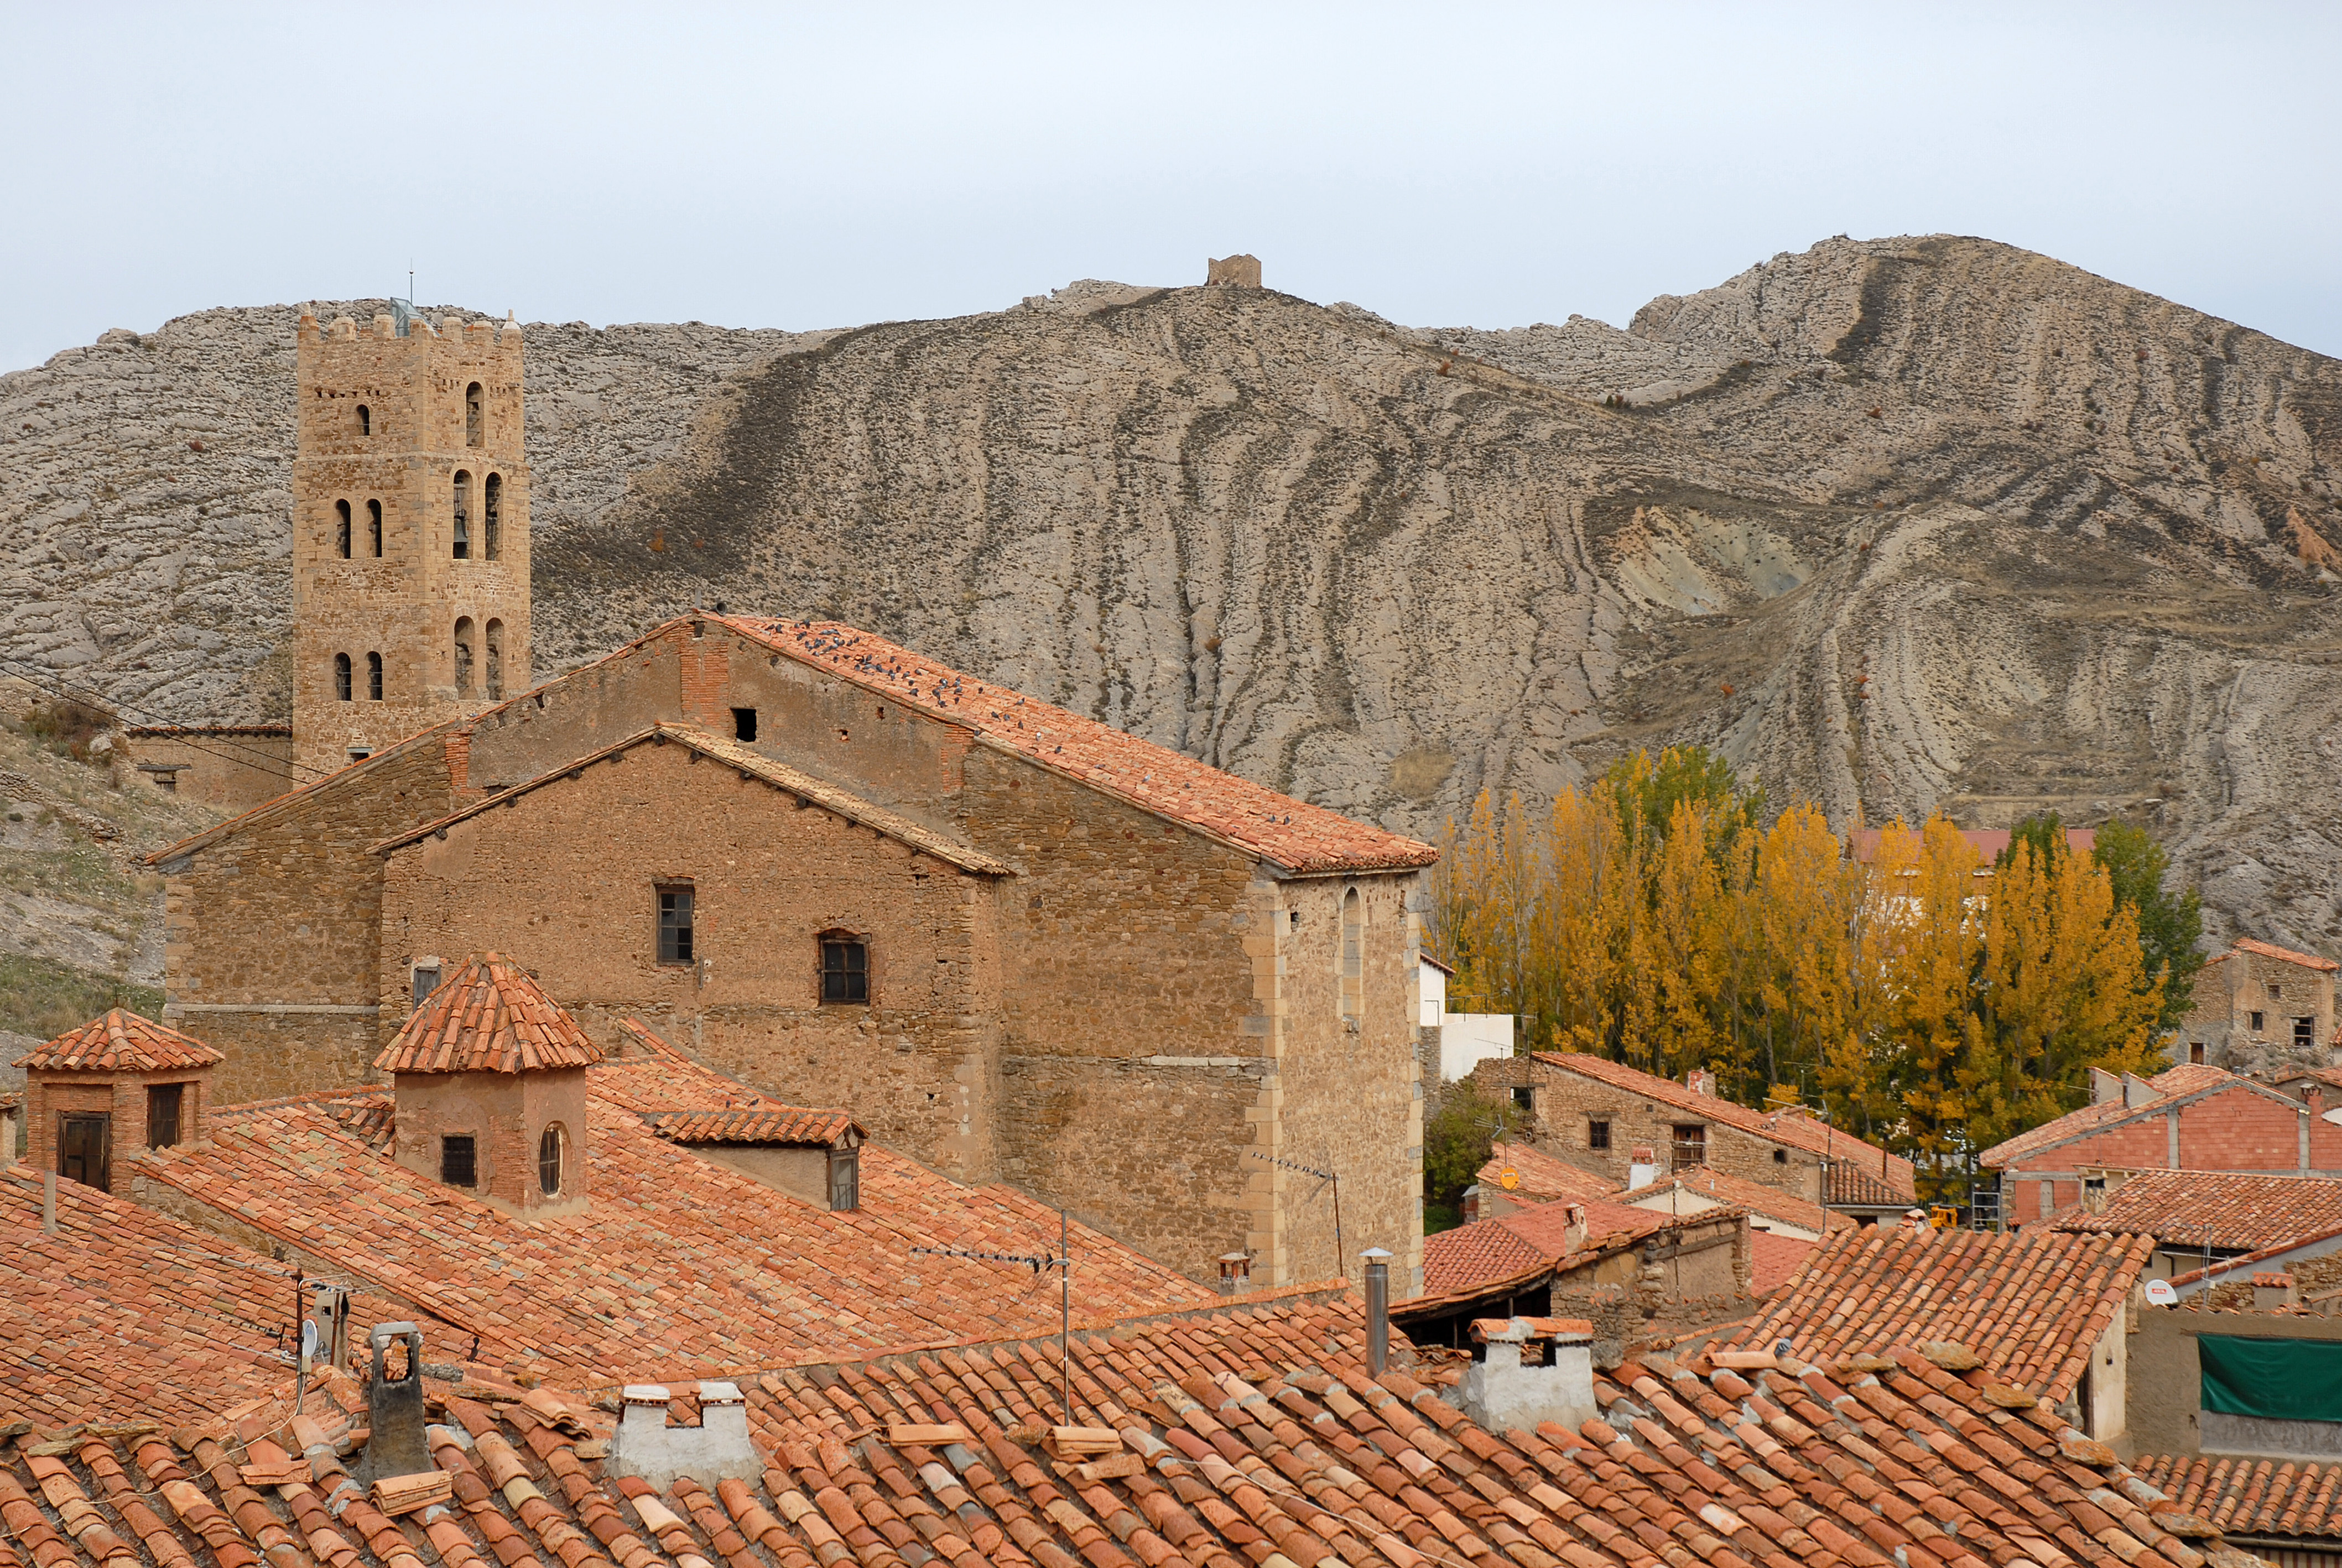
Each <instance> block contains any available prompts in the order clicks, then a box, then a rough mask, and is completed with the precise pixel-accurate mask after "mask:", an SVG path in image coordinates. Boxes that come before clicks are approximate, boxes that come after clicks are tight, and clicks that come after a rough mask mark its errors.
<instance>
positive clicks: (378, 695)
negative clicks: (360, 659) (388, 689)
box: [366, 654, 382, 703]
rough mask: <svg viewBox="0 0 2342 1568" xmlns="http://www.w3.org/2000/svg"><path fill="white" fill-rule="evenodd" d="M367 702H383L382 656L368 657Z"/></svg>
mask: <svg viewBox="0 0 2342 1568" xmlns="http://www.w3.org/2000/svg"><path fill="white" fill-rule="evenodd" d="M366 701H368V702H370V703H378V702H380V701H382V655H381V654H367V655H366Z"/></svg>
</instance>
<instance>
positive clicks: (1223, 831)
mask: <svg viewBox="0 0 2342 1568" xmlns="http://www.w3.org/2000/svg"><path fill="white" fill-rule="evenodd" d="M703 618H705V619H707V620H710V621H716V622H720V623H721V624H724V625H726V626H729V627H730V628H731V629H732V630H733V631H735V632H736V633H738V634H740V635H742V636H745V637H748V638H751V639H753V640H755V641H756V642H757V643H759V644H763V645H765V646H766V647H769V648H772V649H774V650H776V651H777V652H779V653H781V654H785V655H786V656H787V657H789V658H792V659H795V660H796V661H797V662H798V663H800V664H807V665H811V666H813V667H814V668H816V669H820V670H824V671H826V672H827V673H829V674H834V675H836V676H837V677H839V678H840V679H843V680H846V681H851V682H853V683H854V684H856V685H859V686H863V687H866V688H867V689H868V690H871V691H875V692H884V693H886V695H887V697H888V698H889V700H891V701H895V702H899V703H902V704H906V705H907V706H909V707H912V708H915V709H916V710H918V711H919V712H921V713H924V714H928V715H929V716H931V717H934V718H937V719H942V720H944V721H946V723H949V724H957V725H960V726H962V727H964V728H966V729H969V730H972V731H974V732H975V733H976V735H977V736H978V737H979V740H980V743H981V744H989V745H994V746H997V747H999V748H1001V749H1003V750H1006V751H1009V752H1013V753H1015V754H1017V755H1019V756H1022V757H1024V758H1026V760H1027V761H1029V762H1031V763H1034V764H1036V765H1038V766H1041V767H1045V768H1047V769H1049V770H1050V771H1052V772H1054V773H1058V774H1064V775H1066V777H1068V778H1072V779H1075V780H1077V781H1079V782H1080V783H1082V784H1086V785H1088V786H1089V787H1090V788H1092V789H1096V790H1098V791H1100V792H1101V793H1103V794H1110V795H1113V796H1115V797H1116V798H1118V799H1120V800H1124V801H1126V802H1128V803H1129V804H1132V805H1135V806H1137V807H1138V808H1140V809H1141V810H1143V811H1147V812H1152V813H1153V814H1156V815H1157V816H1160V817H1163V818H1165V819H1166V820H1167V821H1171V822H1176V823H1178V824H1182V825H1184V826H1186V827H1190V828H1193V829H1196V831H1198V832H1201V833H1205V834H1210V835H1211V836H1213V837H1215V838H1218V839H1221V840H1223V841H1225V842H1226V843H1228V844H1233V845H1235V846H1236V847H1237V848H1239V849H1242V850H1244V851H1245V852H1246V853H1247V854H1256V855H1258V856H1260V857H1261V858H1263V859H1265V860H1268V861H1271V862H1274V863H1275V864H1277V865H1280V866H1282V867H1284V868H1285V869H1286V870H1287V871H1292V872H1302V873H1312V872H1342V871H1382V870H1396V869H1401V868H1406V867H1411V866H1424V865H1429V864H1432V863H1433V862H1434V861H1436V860H1437V859H1438V858H1439V852H1438V851H1437V850H1436V849H1434V848H1432V847H1431V846H1430V845H1429V844H1420V843H1417V842H1416V840H1414V839H1411V838H1404V837H1401V836H1400V835H1399V834H1395V833H1390V832H1387V831H1386V830H1384V829H1382V828H1379V827H1376V826H1374V825H1373V824H1369V823H1363V822H1355V821H1353V820H1351V819H1350V818H1348V817H1346V816H1344V815H1342V814H1340V813H1339V812H1334V811H1328V810H1326V808H1325V807H1323V806H1315V805H1311V804H1307V803H1306V802H1305V801H1297V800H1294V799H1292V798H1291V797H1289V796H1286V795H1281V794H1277V793H1276V791H1274V790H1270V789H1266V788H1264V787H1263V786H1261V785H1259V784H1253V783H1250V782H1249V781H1247V780H1245V779H1241V778H1238V777H1236V775H1235V774H1226V773H1222V772H1221V771H1220V770H1219V769H1217V768H1215V767H1210V766H1207V765H1206V764H1203V763H1200V762H1197V761H1196V759H1195V758H1193V757H1190V756H1185V755H1182V754H1180V753H1178V752H1175V751H1171V750H1169V749H1167V748H1166V747H1163V746H1158V745H1156V744H1154V743H1153V742H1152V741H1143V740H1140V739H1139V738H1138V737H1137V736H1136V735H1133V734H1126V733H1124V732H1123V731H1121V730H1117V729H1115V728H1113V727H1111V726H1109V725H1106V724H1100V723H1098V721H1096V719H1092V718H1086V717H1084V716H1083V715H1081V714H1076V713H1069V712H1067V711H1066V709H1064V708H1059V707H1053V706H1051V705H1050V704H1047V703H1044V702H1041V701H1039V700H1038V699H1036V698H1033V697H1028V696H1025V695H1022V694H1019V693H1016V692H1014V691H1011V690H1009V689H1008V688H1007V687H1006V686H996V685H994V684H991V683H989V682H986V681H982V680H978V679H976V677H975V676H973V675H966V674H961V673H959V672H958V671H956V670H953V669H950V668H947V667H946V666H945V665H943V664H937V663H936V662H935V661H934V660H932V659H928V658H926V657H925V656H923V655H921V654H915V653H913V652H911V651H910V650H909V649H907V648H902V647H898V646H896V644H893V643H889V642H887V641H886V640H885V639H884V638H881V637H878V636H875V635H873V634H870V633H868V632H864V631H859V630H857V629H856V628H855V627H852V626H847V625H841V624H838V623H836V622H833V621H766V620H753V619H750V618H747V617H746V616H739V615H728V616H706V617H703Z"/></svg>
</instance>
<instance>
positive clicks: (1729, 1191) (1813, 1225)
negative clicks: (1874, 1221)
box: [1614, 1165, 1876, 1235]
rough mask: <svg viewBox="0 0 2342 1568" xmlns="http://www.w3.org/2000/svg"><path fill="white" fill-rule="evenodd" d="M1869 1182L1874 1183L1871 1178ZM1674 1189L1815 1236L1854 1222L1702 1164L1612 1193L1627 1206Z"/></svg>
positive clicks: (1650, 1200) (1652, 1200) (1641, 1203)
mask: <svg viewBox="0 0 2342 1568" xmlns="http://www.w3.org/2000/svg"><path fill="white" fill-rule="evenodd" d="M1873 1184H1874V1185H1875V1184H1876V1182H1875V1180H1874V1183H1873ZM1676 1192H1682V1193H1691V1194H1692V1195H1693V1196H1695V1197H1698V1198H1703V1199H1706V1201H1708V1202H1709V1203H1716V1204H1718V1205H1721V1206H1726V1207H1731V1208H1740V1209H1746V1210H1747V1211H1748V1212H1749V1213H1750V1214H1752V1215H1754V1216H1756V1217H1757V1218H1759V1219H1767V1220H1777V1221H1778V1222H1779V1223H1782V1224H1785V1225H1795V1226H1797V1228H1798V1229H1800V1230H1807V1231H1812V1232H1813V1233H1816V1234H1817V1235H1822V1234H1827V1233H1829V1232H1831V1231H1848V1230H1852V1229H1853V1228H1854V1221H1853V1220H1851V1219H1849V1218H1847V1216H1846V1215H1844V1214H1834V1213H1830V1212H1829V1211H1828V1210H1827V1209H1825V1208H1823V1207H1822V1206H1821V1205H1820V1204H1819V1203H1807V1201H1806V1200H1805V1199H1803V1198H1801V1197H1799V1196H1797V1193H1787V1192H1783V1191H1782V1190H1781V1189H1780V1188H1778V1187H1768V1186H1767V1185H1766V1184H1765V1183H1762V1182H1752V1181H1749V1180H1748V1179H1747V1178H1746V1177H1745V1176H1735V1175H1730V1174H1726V1173H1725V1172H1723V1171H1716V1170H1711V1169H1709V1168H1708V1167H1707V1166H1706V1165H1694V1166H1692V1167H1691V1168H1690V1169H1689V1170H1686V1171H1677V1172H1676V1174H1674V1175H1671V1176H1662V1177H1660V1178H1659V1179H1658V1180H1657V1181H1656V1182H1653V1183H1650V1184H1649V1185H1648V1186H1644V1187H1637V1188H1636V1189H1635V1190H1634V1191H1632V1192H1630V1193H1618V1194H1614V1195H1615V1196H1616V1197H1617V1199H1618V1201H1619V1202H1621V1203H1626V1204H1628V1205H1629V1206H1631V1207H1635V1208H1642V1207H1645V1206H1646V1205H1648V1204H1651V1203H1656V1201H1657V1200H1659V1199H1661V1198H1664V1197H1666V1195H1667V1194H1668V1193H1676ZM1666 1212H1669V1213H1672V1212H1674V1211H1672V1210H1669V1211H1666Z"/></svg>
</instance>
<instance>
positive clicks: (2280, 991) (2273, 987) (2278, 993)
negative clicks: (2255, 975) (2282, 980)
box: [2269, 981, 2285, 1002]
mask: <svg viewBox="0 0 2342 1568" xmlns="http://www.w3.org/2000/svg"><path fill="white" fill-rule="evenodd" d="M2284 995H2285V987H2284V986H2282V985H2279V984H2277V983H2276V982H2275V981H2271V982H2269V1000H2270V1001H2272V1002H2275V1001H2277V1000H2279V999H2280V998H2282V997H2283V996H2284Z"/></svg>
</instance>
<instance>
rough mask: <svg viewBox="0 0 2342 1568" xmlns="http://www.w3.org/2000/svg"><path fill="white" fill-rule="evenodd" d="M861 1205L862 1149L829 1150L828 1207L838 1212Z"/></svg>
mask: <svg viewBox="0 0 2342 1568" xmlns="http://www.w3.org/2000/svg"><path fill="white" fill-rule="evenodd" d="M861 1206H862V1151H861V1150H860V1149H858V1148H853V1147H847V1148H839V1149H832V1150H831V1151H830V1152H829V1207H830V1211H831V1212H832V1213H839V1212H842V1211H845V1210H848V1209H858V1208H860V1207H861Z"/></svg>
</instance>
